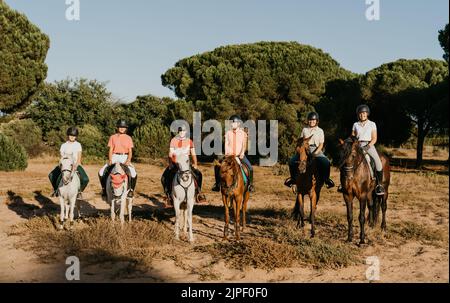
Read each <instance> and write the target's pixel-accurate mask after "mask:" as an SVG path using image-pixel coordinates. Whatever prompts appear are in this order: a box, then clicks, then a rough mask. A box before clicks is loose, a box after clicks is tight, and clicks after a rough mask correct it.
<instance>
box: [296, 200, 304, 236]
mask: <svg viewBox="0 0 450 303" xmlns="http://www.w3.org/2000/svg"><path fill="white" fill-rule="evenodd" d="M297 201H298V210H299V214H300V217H299V218H298V221H297V227H301V228H303V227H305V209H304V205H303V204H304V202H305V201H304V196H303V195H302V194H300V193H298V194H297Z"/></svg>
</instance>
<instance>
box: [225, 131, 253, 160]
mask: <svg viewBox="0 0 450 303" xmlns="http://www.w3.org/2000/svg"><path fill="white" fill-rule="evenodd" d="M247 138H248V136H247V133H246V132H245V131H244V130H243V129H240V128H238V129H237V130H229V131H227V133H226V134H225V155H226V156H230V155H233V156H240V155H241V154H244V153H245V150H244V147H245V143H246V142H247Z"/></svg>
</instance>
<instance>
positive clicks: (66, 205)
mask: <svg viewBox="0 0 450 303" xmlns="http://www.w3.org/2000/svg"><path fill="white" fill-rule="evenodd" d="M64 203H65V206H64V210H65V212H66V213H65V214H64V219H66V220H69V212H70V201H64Z"/></svg>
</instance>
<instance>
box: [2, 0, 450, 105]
mask: <svg viewBox="0 0 450 303" xmlns="http://www.w3.org/2000/svg"><path fill="white" fill-rule="evenodd" d="M65 1H66V0H38V1H37V0H34V1H30V0H6V3H7V4H8V5H9V6H11V7H12V8H14V9H16V10H18V11H20V12H22V13H24V14H25V15H26V16H27V17H28V18H29V19H30V20H31V21H32V22H33V23H35V24H36V25H38V26H39V27H40V28H41V29H42V30H43V31H44V32H45V33H46V34H48V35H49V36H50V39H51V48H50V50H49V53H48V55H47V60H46V62H47V65H48V68H49V70H48V77H47V81H55V80H62V79H65V78H67V77H71V78H77V77H85V78H89V79H92V78H95V79H98V80H100V81H105V82H106V81H107V82H108V89H109V90H110V91H112V92H113V94H114V96H116V97H117V98H120V99H121V100H123V101H132V100H134V98H135V97H136V96H137V95H145V94H153V95H156V96H170V97H173V96H174V95H173V93H172V92H171V91H170V90H169V89H168V88H165V87H163V86H162V85H161V78H160V77H161V74H163V73H164V72H165V71H166V70H167V69H169V68H170V67H172V66H173V65H174V64H175V63H176V62H177V61H178V60H179V59H182V58H184V57H187V56H191V55H195V54H198V53H202V52H205V51H209V50H212V49H214V48H216V47H218V46H223V45H227V44H238V43H251V42H257V41H298V42H299V43H303V44H309V45H312V46H315V47H317V48H320V49H322V50H324V51H325V52H327V53H329V54H330V55H331V56H332V57H333V58H335V59H336V60H337V61H338V62H339V63H340V64H341V65H342V66H343V67H344V68H346V69H348V70H351V71H353V72H358V73H365V72H367V71H369V70H370V69H372V68H375V67H377V66H379V65H380V64H382V63H385V62H390V61H394V60H397V59H399V58H407V59H409V58H434V59H441V58H442V53H443V51H442V49H441V48H440V46H439V43H438V40H437V34H438V30H439V29H442V28H443V27H444V25H445V24H446V23H448V19H449V15H448V10H449V2H448V0H432V1H425V0H380V7H381V12H380V20H379V21H371V22H369V21H367V19H366V17H365V11H366V8H367V5H366V0H339V1H332V0H279V1H275V0H272V1H268V0H227V1H225V0H222V1H218V0H190V1H187V0H184V1H183V0H166V1H162V0H155V1H153V0H127V1H125V0H80V4H81V10H80V12H81V15H80V21H68V20H66V18H65V12H66V9H67V7H68V6H67V5H66V2H65Z"/></svg>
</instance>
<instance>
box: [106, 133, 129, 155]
mask: <svg viewBox="0 0 450 303" xmlns="http://www.w3.org/2000/svg"><path fill="white" fill-rule="evenodd" d="M108 146H109V147H112V149H113V154H127V153H128V152H129V151H130V148H133V147H134V145H133V139H131V137H130V136H128V135H127V134H115V135H112V136H111V137H110V138H109V142H108Z"/></svg>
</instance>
